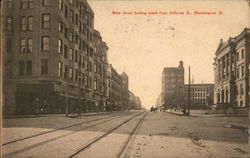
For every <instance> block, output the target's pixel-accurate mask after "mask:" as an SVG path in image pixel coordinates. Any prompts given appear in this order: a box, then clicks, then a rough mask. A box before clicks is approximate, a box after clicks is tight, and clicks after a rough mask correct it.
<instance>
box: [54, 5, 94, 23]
mask: <svg viewBox="0 0 250 158" xmlns="http://www.w3.org/2000/svg"><path fill="white" fill-rule="evenodd" d="M70 4H75V6H76V8H77V9H78V10H79V12H80V16H85V15H84V13H85V11H86V7H85V6H84V5H83V4H79V2H78V0H76V2H72V3H71V0H70ZM58 8H59V10H64V17H65V18H66V19H67V18H68V5H66V4H64V3H63V0H58ZM73 15H74V12H73V11H72V10H70V13H69V18H70V20H71V22H72V23H74V16H73ZM78 16H79V15H78V14H76V17H77V18H76V19H78ZM85 17H86V19H87V24H88V25H93V19H92V17H91V16H90V15H86V16H85ZM77 24H78V20H76V25H77Z"/></svg>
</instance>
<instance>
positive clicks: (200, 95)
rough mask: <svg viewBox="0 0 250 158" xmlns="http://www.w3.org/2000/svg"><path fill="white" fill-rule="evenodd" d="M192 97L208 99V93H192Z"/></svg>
mask: <svg viewBox="0 0 250 158" xmlns="http://www.w3.org/2000/svg"><path fill="white" fill-rule="evenodd" d="M190 95H191V97H206V93H191V94H190Z"/></svg>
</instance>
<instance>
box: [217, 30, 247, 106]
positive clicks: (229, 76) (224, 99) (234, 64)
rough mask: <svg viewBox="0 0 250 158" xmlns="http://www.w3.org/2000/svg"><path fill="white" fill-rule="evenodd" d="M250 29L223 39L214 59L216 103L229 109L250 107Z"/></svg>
mask: <svg viewBox="0 0 250 158" xmlns="http://www.w3.org/2000/svg"><path fill="white" fill-rule="evenodd" d="M249 54H250V29H247V28H245V29H244V30H243V31H242V32H241V33H240V34H239V35H238V36H236V37H234V38H232V37H230V38H229V39H228V40H227V41H223V40H222V39H221V41H220V43H219V46H218V48H217V50H216V52H215V56H216V57H215V58H214V77H215V78H214V81H215V85H214V86H215V87H214V102H215V103H216V104H222V105H223V106H225V108H228V107H248V106H249V95H248V92H249V63H250V62H249V61H250V56H249Z"/></svg>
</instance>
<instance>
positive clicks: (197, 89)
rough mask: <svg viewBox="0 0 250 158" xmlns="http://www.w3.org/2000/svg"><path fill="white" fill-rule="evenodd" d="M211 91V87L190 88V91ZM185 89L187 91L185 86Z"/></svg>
mask: <svg viewBox="0 0 250 158" xmlns="http://www.w3.org/2000/svg"><path fill="white" fill-rule="evenodd" d="M209 90H210V91H213V89H211V88H190V91H191V92H197V91H209ZM185 91H188V88H185Z"/></svg>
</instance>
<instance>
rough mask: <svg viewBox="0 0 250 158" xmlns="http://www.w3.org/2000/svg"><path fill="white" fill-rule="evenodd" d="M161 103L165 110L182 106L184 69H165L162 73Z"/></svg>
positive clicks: (181, 63) (180, 67) (181, 64)
mask: <svg viewBox="0 0 250 158" xmlns="http://www.w3.org/2000/svg"><path fill="white" fill-rule="evenodd" d="M161 96H162V97H161V98H162V103H163V105H164V106H165V108H173V107H177V108H180V107H183V106H184V103H185V102H184V67H183V62H182V61H180V63H179V66H178V67H165V68H164V70H163V72H162V92H161Z"/></svg>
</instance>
